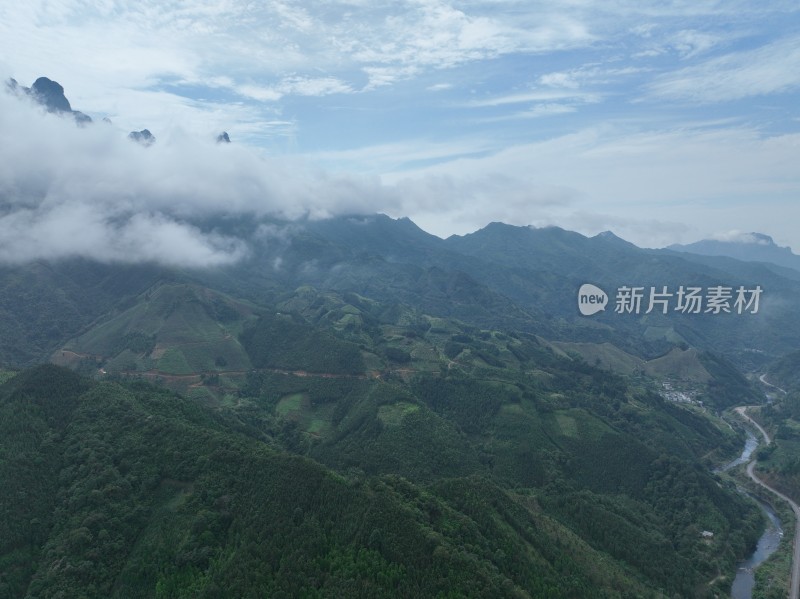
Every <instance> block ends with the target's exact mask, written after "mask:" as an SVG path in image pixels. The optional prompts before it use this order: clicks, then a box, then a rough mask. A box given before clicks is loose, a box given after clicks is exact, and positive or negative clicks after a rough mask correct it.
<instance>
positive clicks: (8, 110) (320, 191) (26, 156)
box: [0, 92, 397, 267]
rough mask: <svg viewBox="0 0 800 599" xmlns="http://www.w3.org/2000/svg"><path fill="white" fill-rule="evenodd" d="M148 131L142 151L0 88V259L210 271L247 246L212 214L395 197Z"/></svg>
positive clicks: (295, 212) (331, 209)
mask: <svg viewBox="0 0 800 599" xmlns="http://www.w3.org/2000/svg"><path fill="white" fill-rule="evenodd" d="M143 125H144V126H146V123H143ZM154 133H155V135H156V136H157V138H158V141H157V143H156V144H155V145H153V146H151V147H149V148H145V147H142V146H141V145H139V144H136V143H134V142H132V141H130V140H129V139H127V138H126V132H124V131H120V130H119V129H117V128H116V127H114V126H112V125H108V124H106V123H95V124H93V125H91V126H88V127H84V128H78V127H76V126H75V123H74V121H73V120H72V119H70V118H64V117H60V116H57V115H54V114H47V113H45V112H44V110H43V109H42V108H41V107H40V106H38V105H37V104H35V103H34V102H32V101H30V100H28V99H26V98H18V97H16V96H15V95H13V94H9V93H2V92H0V261H1V262H5V263H21V262H27V261H32V260H38V259H46V260H54V259H59V258H71V257H83V258H91V259H94V260H99V261H104V262H116V261H119V262H142V261H152V262H158V263H161V264H168V265H176V266H188V267H204V266H216V265H222V264H228V263H232V262H235V261H237V260H240V259H241V258H242V257H244V256H246V255H247V253H248V248H249V242H248V240H244V239H238V238H235V237H231V236H230V235H226V234H224V233H222V232H220V231H219V230H217V229H215V228H214V226H213V225H209V224H208V223H213V222H215V220H218V219H219V218H223V217H242V216H244V217H248V216H252V217H253V218H254V219H258V218H261V217H266V216H271V217H276V218H281V219H288V220H293V219H299V218H304V217H308V218H324V217H328V216H332V215H336V214H341V213H363V212H373V211H375V206H376V205H380V206H382V207H383V208H384V209H385V208H386V207H391V206H392V205H393V204H395V203H396V200H397V196H396V194H394V193H393V192H391V191H390V190H388V189H387V188H385V187H383V186H381V184H380V183H379V182H378V180H377V179H370V178H356V177H346V176H332V175H329V174H326V173H324V172H322V171H319V170H316V169H313V168H311V167H309V166H308V165H306V164H304V163H301V162H300V161H296V160H291V159H284V158H268V157H264V156H262V155H259V154H257V153H256V152H255V151H253V150H251V149H250V148H247V147H245V146H241V145H239V146H237V145H236V144H235V143H234V144H223V145H217V144H215V143H214V139H213V135H209V138H208V139H207V140H198V139H196V138H193V137H190V136H189V135H187V134H185V133H183V132H181V131H180V130H173V131H167V132H161V131H156V132H154ZM201 223H202V224H201Z"/></svg>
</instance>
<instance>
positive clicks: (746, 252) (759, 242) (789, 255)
mask: <svg viewBox="0 0 800 599" xmlns="http://www.w3.org/2000/svg"><path fill="white" fill-rule="evenodd" d="M668 249H670V250H674V251H676V252H689V253H692V254H700V255H702V256H727V257H729V258H735V259H737V260H743V261H745V262H765V263H768V264H774V265H776V266H782V267H784V268H791V269H794V270H796V271H800V256H798V255H797V254H795V253H793V252H792V250H791V248H788V247H781V246H779V245H778V244H776V243H775V241H774V240H773V239H772V237H770V236H769V235H764V234H763V233H747V234H743V235H738V236H737V238H736V239H733V240H718V239H703V240H701V241H696V242H694V243H690V244H686V245H680V244H673V245H671V246H669V247H668Z"/></svg>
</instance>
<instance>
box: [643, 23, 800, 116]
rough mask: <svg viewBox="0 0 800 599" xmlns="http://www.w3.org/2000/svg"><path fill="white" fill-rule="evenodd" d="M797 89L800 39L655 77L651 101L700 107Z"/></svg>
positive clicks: (650, 93) (767, 45) (782, 40)
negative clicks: (667, 100)
mask: <svg viewBox="0 0 800 599" xmlns="http://www.w3.org/2000/svg"><path fill="white" fill-rule="evenodd" d="M798 87H800V38H798V37H790V38H784V39H780V40H777V41H774V42H771V43H768V44H765V45H763V46H760V47H758V48H755V49H752V50H745V51H738V52H731V53H728V54H725V55H723V56H719V57H716V58H712V59H708V60H706V61H704V62H701V63H699V64H697V65H694V66H690V67H685V68H682V69H678V70H676V71H673V72H670V73H665V74H663V75H660V76H658V77H656V79H655V80H654V81H653V82H652V83H651V84H649V85H648V86H647V90H648V93H649V95H650V96H651V97H657V98H662V99H671V100H683V101H690V102H700V103H713V102H726V101H730V100H739V99H742V98H750V97H755V96H765V95H768V94H776V93H783V92H787V91H791V90H794V89H797V88H798Z"/></svg>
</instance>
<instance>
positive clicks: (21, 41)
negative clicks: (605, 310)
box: [0, 0, 800, 263]
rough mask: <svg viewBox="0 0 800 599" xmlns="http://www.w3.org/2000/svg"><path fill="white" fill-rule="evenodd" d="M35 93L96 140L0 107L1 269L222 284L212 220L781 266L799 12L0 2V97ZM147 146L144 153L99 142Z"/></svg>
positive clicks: (237, 243) (799, 207)
mask: <svg viewBox="0 0 800 599" xmlns="http://www.w3.org/2000/svg"><path fill="white" fill-rule="evenodd" d="M43 75H44V76H47V77H49V78H51V79H54V80H56V81H58V82H59V83H61V84H62V85H63V86H64V88H65V92H66V95H67V97H68V98H69V100H70V102H71V104H72V106H73V108H74V109H76V110H80V111H82V112H84V113H86V114H88V115H90V116H91V117H92V118H94V119H95V121H99V120H100V119H102V118H103V117H108V118H110V119H111V121H112V122H113V125H112V126H110V127H106V128H105V129H103V128H102V127H95V129H96V130H94V131H91V132H87V130H86V129H83V130H77V129H75V128H74V127H72V129H69V128H68V127H66V126H65V125H64V123H57V122H55V121H56V120H57V119H55V118H54V117H52V116H51V115H45V116H43V115H41V114H38V113H36V111H35V109H34V108H32V107H30V106H23V107H22V108H20V107H17V106H16V105H14V106H12V102H11V101H10V100H9V99H8V98H5V99H0V102H2V105H1V106H0V108H2V116H0V119H1V120H0V127H2V129H0V138H2V139H0V141H2V143H3V145H2V147H0V159H2V161H3V163H4V164H3V165H2V166H0V192H4V193H5V194H6V195H7V196H8V194H10V193H11V191H10V190H16V191H14V193H15V194H16V196H15V197H17V196H20V197H21V195H25V194H27V197H28V199H26V200H24V201H23V200H21V199H20V200H17V203H16V204H15V206H16V208H13V209H10V208H6V209H5V212H4V214H3V215H0V233H5V235H6V236H7V237H6V240H7V241H6V244H5V246H3V245H2V244H0V259H2V258H3V253H4V252H5V253H6V254H9V255H10V253H14V255H20V254H19V249H18V248H19V247H22V245H25V244H27V246H26V247H28V248H29V250H28V251H27V253H26V252H22V255H25V256H31V257H37V256H39V257H41V256H49V255H53V256H58V255H64V254H65V253H67V254H69V253H70V252H72V253H77V254H80V255H84V254H91V251H92V249H91V248H93V247H94V248H96V247H102V248H103V251H104V252H106V255H111V256H121V257H124V256H126V255H131V252H133V253H134V254H135V255H137V256H139V255H140V254H141V253H142V252H143V250H142V244H141V243H139V242H137V241H136V239H138V238H139V236H141V235H148V234H149V239H150V242H149V243H148V244H144V245H146V246H148V247H150V248H151V249H152V252H153V254H154V255H155V254H158V255H160V254H161V253H162V252H163V251H164V250H167V249H170V250H174V252H177V254H178V255H181V256H183V255H184V254H185V256H186V260H188V261H189V262H190V263H191V261H192V260H194V259H195V258H196V259H197V261H198V263H218V262H225V261H231V260H235V259H238V257H240V256H241V255H243V253H245V252H246V248H245V247H242V245H241V240H236V239H228V238H225V237H222V236H219V235H217V236H214V235H213V234H208V232H205V231H201V230H200V229H198V228H197V227H195V226H193V225H192V224H191V220H192V215H193V214H194V213H195V212H196V213H198V214H201V215H208V214H217V213H224V212H226V211H232V212H240V213H259V214H278V215H281V216H285V217H287V218H296V217H298V216H303V215H311V216H312V217H325V216H329V215H333V214H341V213H346V212H353V211H363V212H383V213H386V214H389V215H390V216H394V217H400V216H408V217H410V218H411V219H412V220H414V221H415V222H416V223H417V224H418V225H420V226H421V227H422V228H423V229H425V230H427V231H429V232H431V233H434V234H436V235H439V236H442V237H446V236H448V235H451V234H464V233H468V232H471V231H474V230H476V229H478V228H481V227H483V226H485V225H486V224H488V223H489V222H492V221H503V222H507V223H510V224H515V225H534V226H547V225H558V226H561V227H564V228H567V229H571V230H576V231H579V232H581V233H584V234H587V235H593V234H596V233H599V232H601V231H604V230H612V231H614V232H615V233H616V234H617V235H619V236H621V237H623V238H625V239H628V240H630V241H632V242H634V243H636V244H637V245H640V246H644V247H662V246H665V245H667V244H670V243H676V242H682V243H688V242H692V241H696V240H698V239H701V238H708V237H716V238H721V239H722V238H724V239H730V238H737V236H739V237H740V238H741V239H744V240H746V239H748V238H749V237H748V236H747V234H748V233H749V232H751V231H757V232H761V233H765V234H768V235H771V236H772V237H773V238H774V239H775V241H776V242H777V243H779V244H780V245H788V246H791V247H792V248H793V249H794V250H795V251H796V252H798V253H800V227H798V226H797V224H798V223H800V4H798V3H797V2H796V0H793V1H783V0H774V1H769V2H756V1H754V0H750V1H737V0H724V1H705V0H685V1H684V0H671V1H670V0H663V1H659V2H643V1H641V0H602V1H591V0H564V1H548V2H537V1H516V0H464V1H461V2H451V1H446V0H408V1H406V0H392V1H381V0H371V1H366V0H339V1H337V0H316V1H306V2H292V1H289V0H276V1H272V2H269V1H265V2H244V1H232V0H217V1H214V2H205V1H197V0H184V1H172V2H171V1H161V0H159V1H154V0H140V1H138V2H119V1H114V0H82V1H59V0H29V1H27V2H24V3H21V2H2V3H0V76H1V77H2V78H7V77H14V78H15V79H16V80H17V81H19V83H20V84H22V85H27V86H30V85H31V84H32V83H33V81H34V80H35V79H36V78H37V77H39V76H43ZM2 95H4V96H7V94H2ZM15 101H16V100H15ZM17 104H20V103H19V102H17ZM24 104H25V103H24V102H23V103H21V105H24ZM145 127H146V128H148V129H150V130H151V131H152V132H153V133H154V135H155V136H156V138H157V139H158V142H157V143H156V145H155V146H153V147H152V148H148V149H147V150H146V151H147V152H150V154H145V153H144V151H140V150H142V149H141V148H139V147H132V146H131V144H129V143H127V142H125V143H123V142H118V141H115V139H117V138H119V139H120V140H124V133H126V132H128V131H131V130H139V129H142V128H145ZM101 129H102V130H101ZM223 130H225V131H228V132H229V134H230V137H231V139H232V141H233V143H232V144H231V147H230V148H228V147H226V148H223V149H220V148H219V147H218V146H215V145H214V144H213V139H214V138H215V137H216V135H217V134H218V133H219V132H221V131H223ZM31 131H35V133H31ZM12 135H13V136H12ZM115 135H116V138H115V137H114V136H115ZM22 138H27V139H26V140H25V141H24V142H21V141H20V140H21V139H22ZM20 143H22V145H23V146H24V149H25V151H19V148H18V147H17V146H18V145H19V144H20ZM76 148H77V149H76ZM31 161H33V162H31ZM48 161H49V162H48ZM98 173H100V174H98ZM30 189H33V192H30ZM21 190H23V191H24V192H25V193H24V194H22V192H21ZM31 193H32V194H33V195H31ZM37 194H38V195H37ZM30 197H36V198H38V199H36V200H31V199H30ZM142 198H144V199H142ZM26 202H27V203H26ZM20 207H24V211H20V210H21V208H20ZM62 212H63V213H64V214H62ZM87 218H88V219H89V221H92V220H94V221H95V225H96V227H95V229H92V231H93V233H92V235H77V234H76V233H77V231H78V230H79V224H78V223H81V222H85V219H87ZM23 222H24V223H27V224H26V226H25V227H24V228H23V227H21V223H23ZM80 226H83V225H80ZM65 231H71V233H70V234H67V233H65ZM47 232H50V236H49V238H50V239H51V240H52V243H48V244H44V247H41V246H42V244H41V243H40V242H39V241H37V240H38V239H40V237H37V236H41V235H43V234H46V233H47ZM154 232H155V233H154ZM11 239H13V240H14V247H15V248H17V249H14V250H13V252H12V250H10V249H8V248H9V247H10V246H11V242H10V241H9V240H11ZM171 239H172V240H175V239H177V240H178V241H170V240H171ZM126 240H127V241H126ZM79 242H80V243H79ZM21 244H22V245H21ZM93 244H94V245H93ZM165 244H166V245H165ZM84 246H85V247H84ZM173 246H175V247H173ZM178 246H179V248H180V249H179V248H178ZM4 247H5V249H4ZM81 248H83V249H81ZM134 248H135V251H134ZM7 259H8V256H7Z"/></svg>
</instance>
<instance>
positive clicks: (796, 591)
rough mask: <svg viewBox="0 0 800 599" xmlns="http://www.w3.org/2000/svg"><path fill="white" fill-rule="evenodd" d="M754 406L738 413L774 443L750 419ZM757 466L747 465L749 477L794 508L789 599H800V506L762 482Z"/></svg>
mask: <svg viewBox="0 0 800 599" xmlns="http://www.w3.org/2000/svg"><path fill="white" fill-rule="evenodd" d="M751 407H754V406H740V407H738V408H736V413H737V414H739V415H740V416H741V417H742V418H744V419H745V420H747V421H748V422H749V423H750V424H752V425H753V426H755V427H756V428H757V429H758V430H759V432H760V433H761V434H762V435H763V436H764V441H765V444H766V445H769V444H770V443H772V440H771V439H770V437H769V435H768V434H767V431H765V430H764V428H763V427H762V426H761V425H760V424H759V423H758V422H756V421H755V420H753V419H752V418H750V416H748V415H747V409H748V408H751ZM755 466H756V460H755V459H751V460H750V462H749V463H748V464H747V475H748V476H749V477H750V478H751V479H752V480H753V482H755V483H756V484H758V485H760V486H762V487H764V488H765V489H766V490H767V491H769V492H770V493H772V494H773V495H775V496H777V497H780V498H781V499H783V500H784V501H785V502H786V503H788V504H789V506H790V507H791V508H792V511H793V512H794V540H793V541H792V545H793V551H792V582H791V586H790V587H789V599H800V506H798V505H797V503H795V502H794V501H793V500H792V499H790V498H789V497H787V496H786V495H784V494H783V493H781V492H780V491H778V490H777V489H773V488H772V487H770V486H769V485H768V484H767V483H765V482H764V481H762V480H761V479H760V478H758V476H756V474H755Z"/></svg>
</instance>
